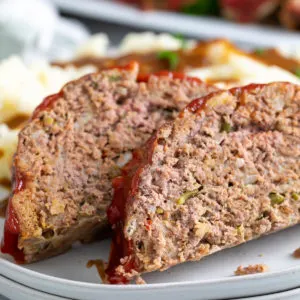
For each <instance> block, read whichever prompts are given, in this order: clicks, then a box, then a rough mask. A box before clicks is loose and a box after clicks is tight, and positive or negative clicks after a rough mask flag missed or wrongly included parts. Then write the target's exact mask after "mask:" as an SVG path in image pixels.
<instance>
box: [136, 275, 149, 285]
mask: <svg viewBox="0 0 300 300" xmlns="http://www.w3.org/2000/svg"><path fill="white" fill-rule="evenodd" d="M135 283H136V284H147V282H146V281H145V280H144V279H143V278H142V277H141V276H138V277H137V278H136V280H135Z"/></svg>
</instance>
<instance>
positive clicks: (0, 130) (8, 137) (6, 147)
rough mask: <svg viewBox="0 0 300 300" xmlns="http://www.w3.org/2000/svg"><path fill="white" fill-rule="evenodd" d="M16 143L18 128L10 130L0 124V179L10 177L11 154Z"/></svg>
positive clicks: (14, 149)
mask: <svg viewBox="0 0 300 300" xmlns="http://www.w3.org/2000/svg"><path fill="white" fill-rule="evenodd" d="M17 143H18V130H11V129H9V128H8V127H7V126H6V125H5V124H1V125H0V166H1V168H0V180H3V179H10V176H11V174H10V172H11V170H10V169H11V163H12V157H13V154H14V153H15V151H16V147H17Z"/></svg>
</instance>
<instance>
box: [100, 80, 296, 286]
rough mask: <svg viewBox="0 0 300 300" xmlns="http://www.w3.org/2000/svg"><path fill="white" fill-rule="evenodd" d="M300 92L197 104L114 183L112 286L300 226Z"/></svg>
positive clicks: (252, 93)
mask: <svg viewBox="0 0 300 300" xmlns="http://www.w3.org/2000/svg"><path fill="white" fill-rule="evenodd" d="M299 108H300V86H297V85H293V84H289V83H271V84H268V85H249V86H246V87H242V88H235V89H232V90H229V91H219V92H216V93H212V94H210V95H208V96H206V97H204V98H200V99H198V100H195V101H193V102H192V103H191V104H189V105H188V106H187V108H186V109H185V110H184V111H183V112H182V113H181V114H180V115H179V116H178V117H177V118H176V119H175V121H174V122H170V123H166V124H165V125H163V126H162V127H161V128H160V129H159V130H158V131H157V133H156V134H155V135H154V136H153V137H152V138H151V139H150V141H149V142H148V143H147V145H146V147H145V148H144V149H142V150H140V151H136V152H135V153H134V159H133V160H132V161H131V162H129V163H128V165H127V166H126V167H124V170H123V176H121V177H118V178H116V179H114V186H115V195H114V200H113V202H112V204H111V206H110V208H109V210H108V217H109V221H110V223H111V224H112V225H113V228H114V231H115V236H114V240H113V244H112V253H111V257H110V263H109V266H108V268H107V270H106V273H107V274H108V280H109V282H111V283H120V282H126V281H128V280H130V279H131V278H132V277H134V276H135V275H138V274H140V273H143V272H150V271H155V270H165V269H167V268H169V267H171V266H173V265H176V264H179V263H182V262H185V261H194V260H199V259H201V258H202V257H204V256H206V255H209V254H212V253H214V252H216V251H219V250H222V249H225V248H228V247H233V246H235V245H238V244H241V243H244V242H246V241H249V240H252V239H254V238H258V237H260V236H262V235H265V234H269V233H272V232H275V231H277V230H280V229H284V228H287V227H289V226H291V225H294V224H297V223H298V222H299V220H300V176H299V175H300V171H299V170H300V109H299Z"/></svg>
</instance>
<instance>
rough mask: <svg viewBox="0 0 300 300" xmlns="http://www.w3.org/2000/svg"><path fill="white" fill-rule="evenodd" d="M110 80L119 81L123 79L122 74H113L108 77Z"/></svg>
mask: <svg viewBox="0 0 300 300" xmlns="http://www.w3.org/2000/svg"><path fill="white" fill-rule="evenodd" d="M108 79H109V81H111V82H114V81H118V80H120V79H121V76H119V75H111V76H109V77H108Z"/></svg>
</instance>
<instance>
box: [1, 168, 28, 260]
mask: <svg viewBox="0 0 300 300" xmlns="http://www.w3.org/2000/svg"><path fill="white" fill-rule="evenodd" d="M25 185H26V177H25V176H24V175H23V174H22V173H20V172H17V171H16V170H15V174H14V187H13V194H17V193H19V192H20V191H22V190H23V189H24V188H25ZM19 234H20V226H19V220H18V218H17V214H16V212H15V210H14V208H13V205H12V200H11V199H10V200H9V201H8V206H7V210H6V219H5V224H4V235H3V239H2V241H1V252H2V253H7V254H10V255H11V256H13V257H14V259H15V261H16V262H17V263H19V264H22V263H24V253H23V251H22V250H20V249H19V248H18V239H19Z"/></svg>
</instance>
